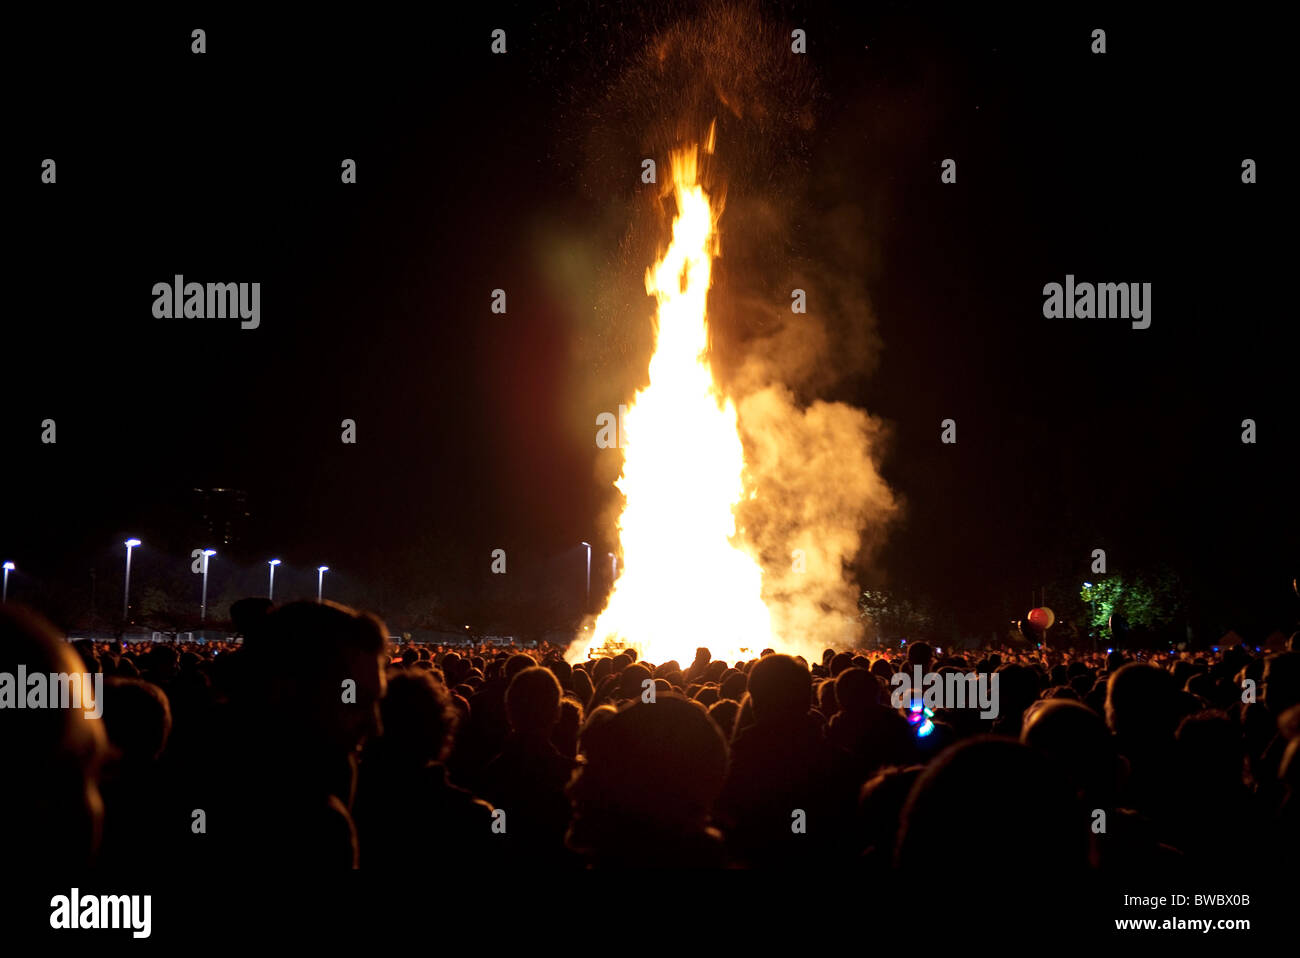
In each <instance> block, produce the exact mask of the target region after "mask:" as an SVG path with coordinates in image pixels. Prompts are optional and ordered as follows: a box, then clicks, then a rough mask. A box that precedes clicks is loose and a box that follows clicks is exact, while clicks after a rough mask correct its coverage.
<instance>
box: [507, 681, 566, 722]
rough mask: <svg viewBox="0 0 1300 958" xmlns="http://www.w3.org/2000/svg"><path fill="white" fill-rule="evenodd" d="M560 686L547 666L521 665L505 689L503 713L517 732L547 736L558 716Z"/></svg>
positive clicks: (558, 718)
mask: <svg viewBox="0 0 1300 958" xmlns="http://www.w3.org/2000/svg"><path fill="white" fill-rule="evenodd" d="M562 692H563V690H562V689H561V688H560V683H559V682H558V681H557V680H556V678H555V676H554V675H553V674H551V671H550V670H549V669H544V668H542V667H541V666H533V667H532V668H528V669H524V670H523V671H522V672H520V673H519V674H518V675H516V676H515V677H514V679H513V680H512V681H511V682H510V687H509V688H508V689H506V715H507V717H508V718H509V719H510V727H511V728H512V729H514V730H515V731H516V732H524V733H532V734H537V735H542V736H545V737H549V736H550V734H551V731H552V729H554V728H555V723H556V722H558V721H559V720H560V695H561V694H562Z"/></svg>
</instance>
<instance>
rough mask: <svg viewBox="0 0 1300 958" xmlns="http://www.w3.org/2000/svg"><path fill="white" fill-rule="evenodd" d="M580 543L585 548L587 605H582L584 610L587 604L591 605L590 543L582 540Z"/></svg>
mask: <svg viewBox="0 0 1300 958" xmlns="http://www.w3.org/2000/svg"><path fill="white" fill-rule="evenodd" d="M581 545H582V546H583V547H585V548H586V550H587V605H585V606H583V611H584V612H585V611H586V610H587V606H589V605H591V543H590V542H583V543H581Z"/></svg>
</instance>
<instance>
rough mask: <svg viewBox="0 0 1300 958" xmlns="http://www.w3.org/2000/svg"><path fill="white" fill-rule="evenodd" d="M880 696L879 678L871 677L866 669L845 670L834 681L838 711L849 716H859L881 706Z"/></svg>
mask: <svg viewBox="0 0 1300 958" xmlns="http://www.w3.org/2000/svg"><path fill="white" fill-rule="evenodd" d="M881 695H882V689H881V686H880V678H879V676H876V675H872V674H871V673H870V672H868V671H867V670H866V669H858V668H852V669H845V670H844V671H843V672H841V673H840V675H839V678H837V679H836V680H835V696H836V700H837V701H838V702H839V706H840V709H841V710H843V711H844V712H846V713H848V714H850V715H861V714H862V713H863V712H866V711H867V710H869V709H871V708H873V707H875V706H877V705H881V704H882V699H881Z"/></svg>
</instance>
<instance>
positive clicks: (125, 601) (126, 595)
mask: <svg viewBox="0 0 1300 958" xmlns="http://www.w3.org/2000/svg"><path fill="white" fill-rule="evenodd" d="M139 544H140V540H139V539H127V540H126V543H125V545H126V582H124V583H123V584H122V625H124V626H125V625H126V623H127V616H128V615H130V614H131V550H132V549H134V548H135V547H136V546H138V545H139Z"/></svg>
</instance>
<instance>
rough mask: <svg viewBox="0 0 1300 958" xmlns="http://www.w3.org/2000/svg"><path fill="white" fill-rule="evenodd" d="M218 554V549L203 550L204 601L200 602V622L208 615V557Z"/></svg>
mask: <svg viewBox="0 0 1300 958" xmlns="http://www.w3.org/2000/svg"><path fill="white" fill-rule="evenodd" d="M216 554H217V550H216V549H204V550H203V601H202V602H200V603H199V621H200V622H202V621H203V620H204V619H206V618H207V616H208V559H209V558H211V557H212V556H214V555H216Z"/></svg>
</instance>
